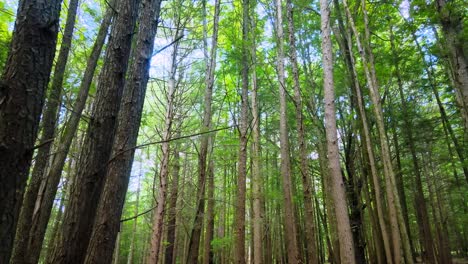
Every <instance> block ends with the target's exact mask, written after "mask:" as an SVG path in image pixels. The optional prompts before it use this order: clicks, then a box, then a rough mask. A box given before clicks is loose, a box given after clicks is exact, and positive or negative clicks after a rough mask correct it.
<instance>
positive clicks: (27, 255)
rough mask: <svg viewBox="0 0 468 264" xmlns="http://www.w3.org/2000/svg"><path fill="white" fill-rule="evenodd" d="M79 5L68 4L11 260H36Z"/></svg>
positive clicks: (74, 2)
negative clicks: (37, 213)
mask: <svg viewBox="0 0 468 264" xmlns="http://www.w3.org/2000/svg"><path fill="white" fill-rule="evenodd" d="M77 9H78V0H71V1H70V3H69V7H68V15H67V21H66V24H65V30H64V32H63V37H62V44H61V46H60V51H59V54H58V58H57V63H56V64H55V70H54V75H53V80H52V86H51V88H50V94H49V98H48V101H47V104H46V105H45V108H44V111H43V112H44V113H43V117H42V133H41V138H40V140H39V142H40V143H39V144H40V145H41V148H39V150H38V153H37V155H36V157H35V164H34V169H33V171H32V175H31V179H30V183H29V185H28V188H27V190H26V193H25V196H24V199H23V206H22V208H21V213H20V216H19V220H18V228H17V232H16V237H15V246H14V251H13V256H12V258H11V262H12V263H37V260H38V258H39V254H38V253H39V252H38V251H37V250H29V249H28V245H29V242H30V237H29V232H30V227H31V219H32V215H33V213H34V207H35V203H36V199H37V195H38V192H39V187H40V185H41V182H42V181H43V176H44V174H45V171H46V165H47V161H48V160H49V153H50V152H51V149H52V145H53V144H52V143H53V142H54V136H55V128H56V126H57V118H58V116H57V114H58V111H59V109H60V105H61V102H62V83H63V79H64V76H65V67H66V65H67V61H68V54H69V52H70V46H71V42H72V36H73V30H74V28H75V18H76V12H77Z"/></svg>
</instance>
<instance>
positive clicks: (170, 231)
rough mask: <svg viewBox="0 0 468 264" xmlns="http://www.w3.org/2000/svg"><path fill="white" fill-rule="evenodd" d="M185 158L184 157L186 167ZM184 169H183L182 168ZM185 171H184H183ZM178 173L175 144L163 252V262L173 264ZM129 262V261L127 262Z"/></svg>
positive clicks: (178, 157)
mask: <svg viewBox="0 0 468 264" xmlns="http://www.w3.org/2000/svg"><path fill="white" fill-rule="evenodd" d="M186 163H187V159H185V164H184V165H185V166H184V168H185V167H186ZM184 170H185V169H184ZM184 172H185V171H184ZM179 174H180V155H179V146H178V145H177V144H176V145H175V146H174V161H173V165H172V180H171V181H172V183H171V184H172V186H171V194H170V196H169V207H168V212H167V216H168V217H167V218H168V225H167V243H168V245H167V247H166V250H165V253H164V263H165V264H174V263H175V261H176V259H177V255H176V251H175V249H176V247H175V242H176V228H177V226H176V220H177V196H178V194H179ZM128 264H130V263H128Z"/></svg>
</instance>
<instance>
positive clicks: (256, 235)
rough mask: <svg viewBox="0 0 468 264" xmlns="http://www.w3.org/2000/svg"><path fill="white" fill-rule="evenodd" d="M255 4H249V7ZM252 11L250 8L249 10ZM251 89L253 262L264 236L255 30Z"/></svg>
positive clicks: (258, 257)
mask: <svg viewBox="0 0 468 264" xmlns="http://www.w3.org/2000/svg"><path fill="white" fill-rule="evenodd" d="M254 6H255V4H252V5H251V8H252V9H254V8H253V7H254ZM251 11H252V10H251ZM252 28H256V20H255V18H253V17H252ZM252 35H253V36H252V50H251V57H252V71H251V72H252V91H251V107H252V154H251V159H252V199H253V218H252V221H253V223H252V225H253V251H254V258H253V263H254V264H262V263H264V262H263V261H264V255H265V253H266V252H265V251H264V250H263V244H264V242H263V238H264V233H265V232H264V231H265V230H264V229H265V228H264V222H265V221H264V217H265V216H264V213H265V208H264V207H265V206H264V196H263V174H262V165H261V162H260V155H261V153H260V113H259V107H258V94H257V89H258V86H257V73H256V67H257V54H256V52H257V47H256V42H255V40H256V36H255V31H253V32H252Z"/></svg>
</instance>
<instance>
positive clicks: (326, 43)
mask: <svg viewBox="0 0 468 264" xmlns="http://www.w3.org/2000/svg"><path fill="white" fill-rule="evenodd" d="M320 17H321V29H322V53H323V55H322V56H323V62H322V63H323V75H324V76H323V79H324V103H325V107H324V111H325V134H326V137H327V157H328V170H329V173H330V178H331V179H330V185H331V186H330V187H331V192H332V193H331V195H332V197H333V205H334V207H335V214H336V221H337V226H338V237H339V243H340V260H341V263H355V255H354V247H353V237H352V234H351V224H350V222H349V215H348V209H347V204H346V190H345V186H344V183H343V176H342V175H341V168H340V159H339V150H338V137H337V132H336V112H335V102H334V101H335V95H334V82H333V52H332V43H331V36H330V35H331V30H330V9H329V7H328V2H327V1H326V0H320Z"/></svg>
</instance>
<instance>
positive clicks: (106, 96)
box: [52, 0, 138, 263]
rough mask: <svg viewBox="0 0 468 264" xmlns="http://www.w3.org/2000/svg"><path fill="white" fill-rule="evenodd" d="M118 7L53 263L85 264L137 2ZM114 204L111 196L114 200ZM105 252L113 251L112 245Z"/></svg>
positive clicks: (128, 0) (129, 0) (125, 0)
mask: <svg viewBox="0 0 468 264" xmlns="http://www.w3.org/2000/svg"><path fill="white" fill-rule="evenodd" d="M118 6H119V13H118V14H117V15H116V19H115V23H114V26H113V28H112V32H111V38H110V40H109V44H108V48H107V52H106V58H105V61H104V65H103V69H102V72H101V76H100V78H99V84H98V88H97V94H96V99H95V102H94V106H93V110H92V114H91V119H90V121H89V126H88V129H87V134H86V137H85V141H84V144H83V147H82V151H81V155H80V160H79V163H78V174H77V177H76V181H75V183H74V186H73V188H72V194H71V196H70V202H69V205H68V207H67V210H66V211H65V216H64V223H63V231H62V233H63V237H62V239H61V240H60V242H59V244H58V246H57V248H56V250H55V253H54V258H53V261H52V262H53V263H72V262H75V263H81V262H83V261H84V259H85V256H86V249H87V247H88V243H89V240H90V237H91V232H92V228H93V223H94V219H95V217H96V209H97V206H98V204H97V201H99V200H100V196H101V193H102V189H103V185H104V182H105V176H106V171H107V168H106V167H107V165H108V163H109V162H110V160H109V159H110V157H111V156H110V155H111V151H112V144H113V141H114V135H115V127H116V121H117V115H118V112H119V108H120V101H121V98H122V91H123V87H124V84H125V74H126V72H127V65H128V58H129V55H130V48H131V44H132V37H133V34H134V30H135V23H136V17H137V9H138V1H137V0H121V1H120V2H119V4H118ZM119 198H120V197H117V195H116V198H115V199H119ZM115 211H119V210H115ZM117 220H118V219H117ZM114 241H115V238H114V239H113V242H114ZM103 246H104V245H103ZM108 247H109V248H112V249H113V248H114V244H113V245H112V246H108ZM111 257H112V255H111ZM108 262H110V261H108Z"/></svg>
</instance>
